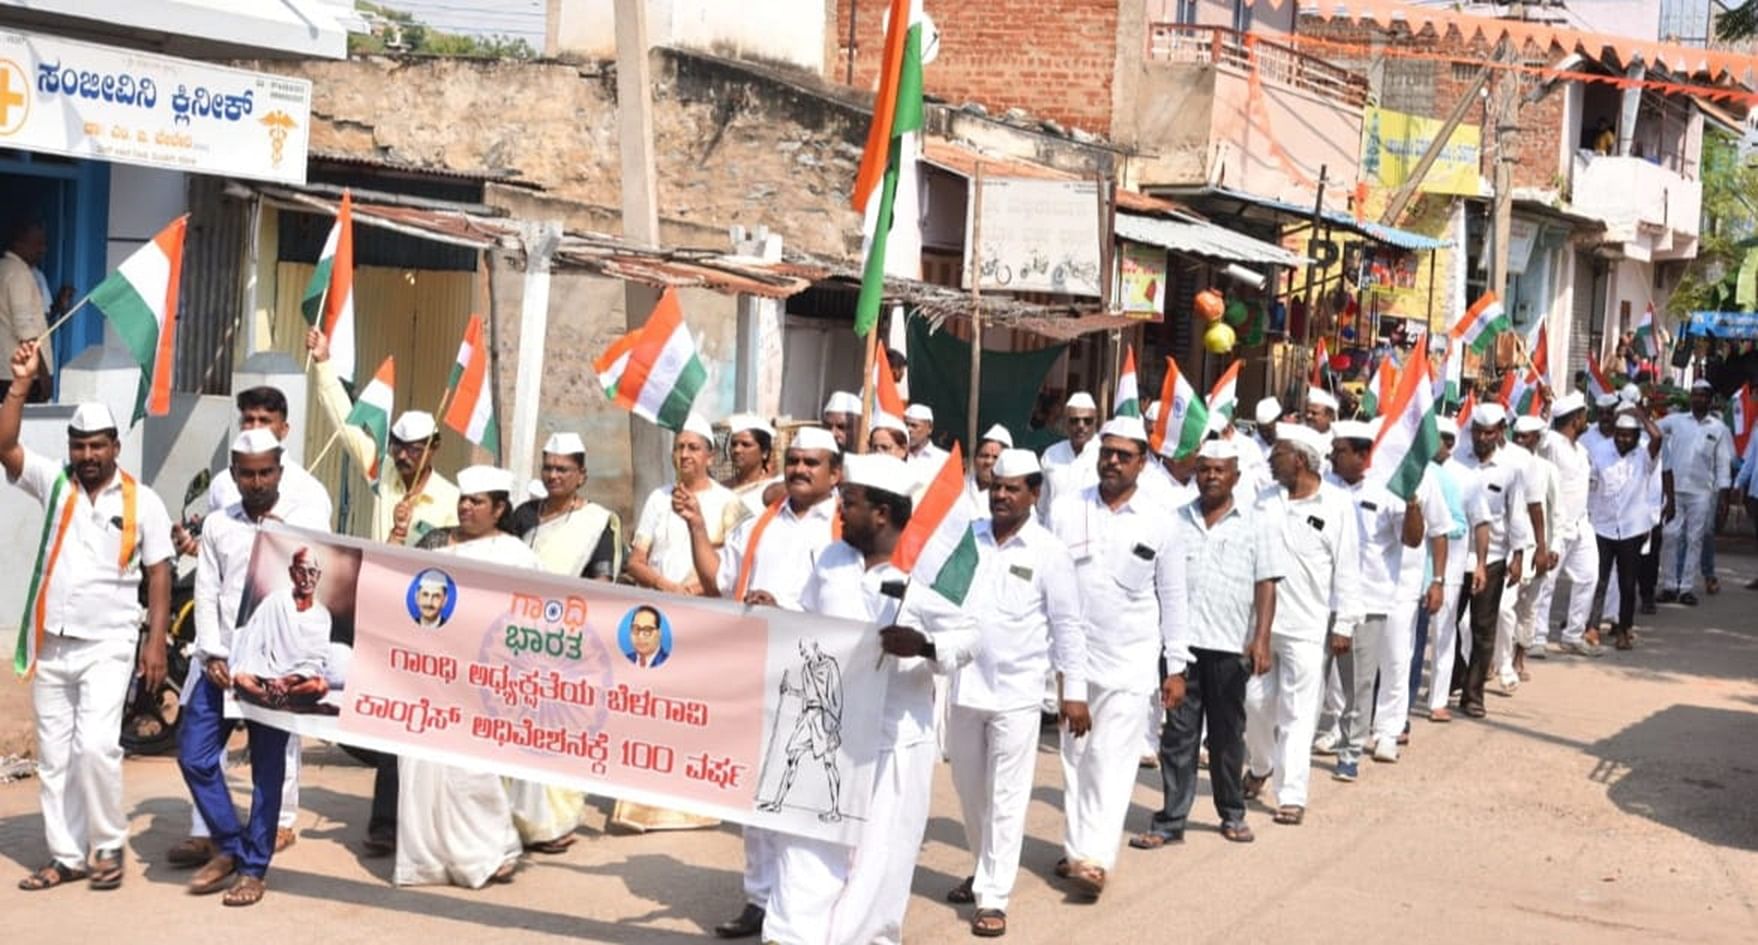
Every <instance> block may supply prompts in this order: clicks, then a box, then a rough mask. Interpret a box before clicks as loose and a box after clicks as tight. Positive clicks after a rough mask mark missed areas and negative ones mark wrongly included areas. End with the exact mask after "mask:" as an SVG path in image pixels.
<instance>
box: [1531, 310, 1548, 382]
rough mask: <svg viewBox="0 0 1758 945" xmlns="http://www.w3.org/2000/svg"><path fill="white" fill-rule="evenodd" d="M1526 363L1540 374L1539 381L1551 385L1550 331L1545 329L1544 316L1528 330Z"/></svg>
mask: <svg viewBox="0 0 1758 945" xmlns="http://www.w3.org/2000/svg"><path fill="white" fill-rule="evenodd" d="M1526 363H1527V366H1528V367H1530V368H1532V370H1534V371H1537V372H1538V377H1539V380H1541V381H1544V382H1545V383H1549V378H1550V330H1549V329H1548V328H1546V327H1545V318H1544V316H1542V315H1541V316H1539V318H1538V321H1535V322H1533V323H1532V327H1531V328H1529V329H1527V330H1526Z"/></svg>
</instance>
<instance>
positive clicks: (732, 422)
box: [726, 413, 775, 439]
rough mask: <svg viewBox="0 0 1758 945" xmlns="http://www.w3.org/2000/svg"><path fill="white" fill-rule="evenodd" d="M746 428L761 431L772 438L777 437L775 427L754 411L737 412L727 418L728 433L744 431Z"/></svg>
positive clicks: (756, 431)
mask: <svg viewBox="0 0 1758 945" xmlns="http://www.w3.org/2000/svg"><path fill="white" fill-rule="evenodd" d="M746 430H750V431H752V432H755V433H761V434H763V435H765V436H767V437H770V438H771V439H773V438H774V437H775V428H774V427H772V426H770V425H769V422H768V421H766V420H764V419H763V418H762V417H759V416H757V415H756V414H754V413H735V414H733V415H732V416H730V417H727V418H726V431H727V432H728V433H743V432H744V431H746Z"/></svg>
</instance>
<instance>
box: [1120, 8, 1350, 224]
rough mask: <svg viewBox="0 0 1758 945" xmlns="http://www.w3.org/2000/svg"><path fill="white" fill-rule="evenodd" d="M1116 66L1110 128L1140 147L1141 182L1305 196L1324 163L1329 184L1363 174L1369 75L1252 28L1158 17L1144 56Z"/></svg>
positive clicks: (1297, 199) (1302, 199) (1295, 198)
mask: <svg viewBox="0 0 1758 945" xmlns="http://www.w3.org/2000/svg"><path fill="white" fill-rule="evenodd" d="M1119 71H1120V75H1119V82H1118V88H1117V89H1116V99H1117V104H1118V106H1119V108H1118V109H1117V115H1116V120H1115V122H1114V127H1113V134H1114V135H1115V136H1116V137H1118V138H1119V140H1121V141H1122V142H1123V143H1125V144H1128V145H1131V146H1134V147H1135V148H1136V149H1138V150H1139V151H1140V152H1141V154H1142V158H1141V159H1139V163H1138V161H1137V160H1136V159H1132V161H1131V165H1132V170H1134V171H1135V179H1134V183H1135V184H1136V185H1137V186H1143V187H1154V186H1161V187H1191V186H1222V187H1227V188H1230V189H1233V190H1241V191H1245V192H1248V193H1252V194H1256V195H1259V196H1264V197H1270V198H1274V199H1277V200H1285V201H1290V202H1293V203H1298V204H1308V203H1311V202H1312V199H1313V196H1314V195H1315V193H1316V192H1317V182H1318V178H1319V172H1320V170H1321V168H1322V169H1324V170H1325V171H1326V173H1327V175H1328V180H1329V181H1330V182H1331V183H1330V184H1329V187H1330V188H1336V187H1338V186H1339V185H1340V183H1341V182H1347V183H1349V184H1352V183H1353V182H1354V180H1355V178H1356V166H1357V164H1358V162H1359V161H1360V152H1361V121H1362V108H1363V106H1365V105H1366V104H1367V92H1368V89H1367V82H1366V80H1365V79H1363V78H1361V77H1359V76H1355V75H1353V74H1351V73H1349V72H1348V71H1346V70H1344V69H1341V68H1338V67H1336V66H1333V65H1331V64H1330V63H1327V62H1325V61H1324V60H1322V59H1317V58H1314V57H1312V56H1308V55H1306V54H1305V53H1302V52H1299V51H1298V50H1296V49H1294V48H1292V47H1289V46H1285V45H1282V44H1280V43H1276V42H1273V41H1271V40H1267V39H1262V38H1260V37H1258V36H1257V35H1255V34H1251V33H1238V32H1235V31H1233V30H1229V29H1221V28H1218V27H1212V26H1193V25H1185V24H1177V23H1152V24H1149V25H1148V29H1147V33H1146V42H1145V48H1144V50H1143V56H1142V59H1141V60H1140V61H1139V62H1138V63H1134V64H1125V67H1124V68H1123V69H1121V70H1119ZM1332 196H1333V197H1334V196H1335V194H1334V193H1333V195H1332Z"/></svg>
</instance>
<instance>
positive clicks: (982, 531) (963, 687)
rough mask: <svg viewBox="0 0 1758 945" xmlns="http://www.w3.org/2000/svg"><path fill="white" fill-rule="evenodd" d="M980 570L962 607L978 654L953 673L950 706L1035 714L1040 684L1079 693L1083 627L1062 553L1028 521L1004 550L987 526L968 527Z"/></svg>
mask: <svg viewBox="0 0 1758 945" xmlns="http://www.w3.org/2000/svg"><path fill="white" fill-rule="evenodd" d="M972 531H973V532H974V533H975V535H976V539H977V548H978V551H979V553H980V554H981V555H982V556H983V567H982V569H981V570H980V571H979V572H978V573H977V582H976V584H975V585H974V586H972V588H971V594H970V597H969V598H968V599H967V600H966V602H965V603H966V607H967V609H969V610H971V611H972V612H973V614H974V616H975V618H976V620H977V623H978V625H979V626H981V627H983V628H984V634H983V647H982V650H981V652H979V653H978V654H977V656H976V659H974V660H972V661H971V662H970V663H969V664H967V665H966V666H964V667H963V668H962V669H960V670H959V671H958V675H957V676H956V677H954V679H953V683H952V699H953V702H954V704H956V705H961V706H965V707H967V708H972V709H983V710H987V711H991V712H1005V711H1007V710H1010V709H1024V708H1031V707H1034V706H1037V705H1038V704H1039V703H1041V702H1042V701H1043V698H1044V677H1045V675H1046V674H1047V673H1048V672H1049V670H1051V669H1055V670H1056V671H1057V672H1059V673H1061V674H1062V686H1063V691H1064V692H1068V693H1071V694H1074V695H1073V697H1074V698H1080V694H1084V693H1085V692H1086V636H1087V630H1086V622H1085V620H1084V619H1083V617H1082V614H1081V605H1080V584H1079V582H1077V581H1076V580H1075V577H1074V558H1073V557H1072V556H1070V555H1069V553H1068V548H1067V547H1066V546H1065V545H1063V544H1062V542H1061V541H1060V540H1058V539H1057V538H1056V536H1055V535H1054V534H1051V532H1050V530H1049V529H1047V528H1045V527H1044V526H1042V525H1040V524H1038V522H1037V521H1036V518H1035V517H1033V518H1028V519H1027V521H1026V522H1025V524H1023V525H1021V526H1020V527H1019V530H1018V531H1017V532H1015V533H1014V534H1013V535H1012V536H1010V537H1009V538H1008V539H1007V541H1006V542H1005V543H1004V544H1000V545H997V544H996V543H995V532H994V529H993V526H992V524H991V523H990V522H977V523H975V524H974V525H973V526H972Z"/></svg>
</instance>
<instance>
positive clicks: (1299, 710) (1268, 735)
mask: <svg viewBox="0 0 1758 945" xmlns="http://www.w3.org/2000/svg"><path fill="white" fill-rule="evenodd" d="M1270 658H1271V664H1272V665H1271V666H1270V671H1269V672H1267V673H1264V674H1263V675H1262V676H1253V677H1251V679H1250V680H1249V681H1247V682H1246V684H1245V712H1246V721H1245V748H1246V752H1247V755H1248V756H1249V759H1250V760H1249V763H1248V764H1247V766H1246V770H1247V771H1249V772H1250V773H1251V774H1254V775H1257V776H1260V777H1268V776H1269V775H1270V774H1271V773H1274V774H1275V776H1276V802H1277V803H1278V804H1294V805H1298V806H1301V807H1305V806H1306V784H1307V780H1308V779H1309V777H1310V776H1311V774H1312V736H1313V731H1314V730H1315V729H1317V728H1318V713H1319V703H1320V701H1321V699H1322V696H1321V695H1320V687H1321V684H1322V678H1323V677H1322V676H1321V671H1322V670H1323V669H1324V660H1325V645H1324V642H1323V641H1322V639H1320V640H1294V639H1289V638H1288V637H1285V636H1282V635H1281V634H1271V636H1270Z"/></svg>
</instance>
